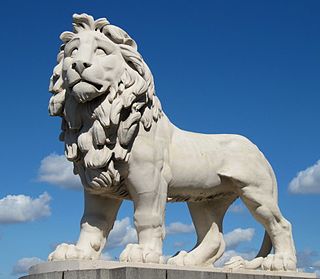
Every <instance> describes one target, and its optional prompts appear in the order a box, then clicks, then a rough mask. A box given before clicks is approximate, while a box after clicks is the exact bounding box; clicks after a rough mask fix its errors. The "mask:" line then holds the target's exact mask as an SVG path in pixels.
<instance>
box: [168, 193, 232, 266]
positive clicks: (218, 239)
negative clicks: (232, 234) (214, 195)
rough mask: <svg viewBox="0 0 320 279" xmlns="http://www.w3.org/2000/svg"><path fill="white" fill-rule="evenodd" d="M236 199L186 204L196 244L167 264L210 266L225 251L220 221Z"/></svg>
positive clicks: (229, 198)
mask: <svg viewBox="0 0 320 279" xmlns="http://www.w3.org/2000/svg"><path fill="white" fill-rule="evenodd" d="M235 198H236V197H235V196H232V197H230V196H229V197H228V198H227V199H226V198H221V199H219V200H211V201H203V202H188V207H189V211H190V213H191V217H192V220H193V223H194V226H195V229H196V232H197V243H196V245H195V247H194V248H193V249H192V250H191V251H190V252H186V251H180V252H179V253H178V255H176V256H174V257H172V258H170V259H169V260H168V264H174V265H180V266H212V264H213V263H214V262H215V261H216V260H218V259H219V258H220V257H221V256H222V254H223V253H224V251H225V242H224V240H223V234H222V221H223V217H224V214H225V212H226V210H227V209H228V207H229V205H230V204H231V203H232V202H233V201H234V199H235Z"/></svg>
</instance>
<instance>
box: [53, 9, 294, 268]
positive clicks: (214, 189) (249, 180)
mask: <svg viewBox="0 0 320 279" xmlns="http://www.w3.org/2000/svg"><path fill="white" fill-rule="evenodd" d="M73 28H74V31H73V32H64V33H62V34H61V36H60V38H61V40H62V41H63V44H62V46H61V49H60V52H59V54H58V59H57V60H58V64H57V66H56V67H55V68H54V71H53V75H52V77H51V81H50V91H51V92H52V93H53V96H52V97H51V99H50V103H49V111H50V114H51V115H53V116H60V117H61V118H62V133H61V135H60V139H61V140H62V141H64V142H65V154H66V157H67V159H68V160H70V161H71V162H73V164H74V173H75V174H78V175H79V176H80V178H81V181H82V184H83V187H84V196H85V209H84V214H83V217H82V220H81V231H80V236H79V240H78V242H77V244H75V245H72V244H60V245H59V246H58V247H57V248H56V250H55V251H54V252H52V253H51V254H50V255H49V260H64V259H98V258H99V257H100V254H101V252H102V249H103V248H104V246H105V243H106V239H107V237H108V234H109V232H110V230H111V229H112V227H113V224H114V221H115V219H116V215H117V212H118V209H119V207H120V205H121V202H122V200H124V199H128V200H132V201H133V203H134V225H135V227H136V230H137V234H138V243H137V244H128V245H127V247H126V248H125V249H124V251H123V252H122V253H121V255H120V260H121V261H124V262H143V263H163V261H164V259H163V256H162V242H163V239H164V236H165V229H164V215H165V213H164V212H165V206H166V203H167V202H168V201H171V202H179V201H185V202H187V204H188V207H189V210H190V214H191V216H192V219H193V222H194V226H195V229H196V232H197V243H196V245H195V247H194V248H193V249H192V250H191V251H189V252H186V251H181V252H180V253H178V254H177V255H176V256H173V257H172V258H170V259H169V260H168V263H169V264H175V265H180V266H184V265H188V266H189V265H193V266H209V265H212V264H213V263H214V262H215V261H216V260H217V259H219V257H221V255H222V254H223V252H224V250H225V242H224V240H223V234H222V221H223V217H224V214H225V212H226V210H227V209H228V207H229V206H230V205H231V204H232V202H233V201H234V200H236V199H237V198H239V197H240V198H241V200H242V201H243V202H244V204H245V205H246V206H247V207H248V209H249V210H250V212H251V213H252V215H253V217H254V218H255V219H256V220H257V221H258V222H260V223H261V224H262V225H263V226H264V228H265V230H266V234H265V237H264V242H263V245H262V247H261V249H260V252H259V253H258V255H257V257H256V258H255V259H254V260H252V261H245V260H244V259H242V258H240V257H235V258H233V259H231V260H230V261H229V262H228V263H227V266H228V267H230V268H259V267H260V268H263V269H266V270H295V269H296V256H295V248H294V242H293V238H292V232H291V225H290V223H289V222H288V221H287V220H286V219H285V218H284V217H283V216H282V214H281V212H280V210H279V207H278V202H277V183H276V178H275V175H274V172H273V170H272V168H271V166H270V164H269V163H268V161H267V160H266V158H265V157H264V155H263V154H262V153H261V152H260V151H259V149H258V148H257V147H256V146H255V145H254V144H253V143H251V142H250V141H249V140H248V139H246V138H245V137H243V136H240V135H226V134H221V135H204V134H197V133H191V132H186V131H183V130H180V129H178V128H177V127H175V126H174V125H173V124H172V123H171V122H170V121H169V119H168V118H167V116H166V115H165V114H164V113H163V111H162V109H161V105H160V102H159V99H158V98H157V97H156V95H155V89H154V82H153V77H152V74H151V72H150V70H149V68H148V66H147V65H146V63H145V62H144V61H143V59H142V57H141V55H140V54H139V52H138V51H137V45H136V43H135V41H134V40H133V39H132V38H131V37H130V36H129V35H128V34H127V33H126V32H125V31H123V30H122V29H120V28H119V27H116V26H114V25H111V24H110V23H109V22H108V21H107V20H106V19H105V18H102V19H98V20H94V19H93V17H91V16H89V15H86V14H81V15H77V14H75V15H74V16H73ZM272 246H273V248H274V254H270V255H268V254H269V253H270V251H271V247H272Z"/></svg>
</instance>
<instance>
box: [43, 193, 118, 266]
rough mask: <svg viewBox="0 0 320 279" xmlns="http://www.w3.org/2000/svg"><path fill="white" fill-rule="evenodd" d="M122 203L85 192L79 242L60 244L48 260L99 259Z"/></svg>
mask: <svg viewBox="0 0 320 279" xmlns="http://www.w3.org/2000/svg"><path fill="white" fill-rule="evenodd" d="M120 204H121V200H116V199H111V198H106V197H100V196H97V195H92V194H90V193H87V192H85V209H84V214H83V217H82V219H81V229H80V236H79V239H78V242H77V244H76V245H74V244H66V243H62V244H60V245H58V246H57V248H56V250H55V251H53V252H52V253H51V254H50V255H49V257H48V260H49V261H56V260H66V259H90V260H96V259H99V257H100V255H101V252H102V249H103V248H104V246H105V243H106V238H107V236H108V235H109V232H110V230H111V229H112V227H113V224H114V221H115V218H116V215H117V212H118V210H119V207H120Z"/></svg>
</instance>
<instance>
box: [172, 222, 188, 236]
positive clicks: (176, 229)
mask: <svg viewBox="0 0 320 279" xmlns="http://www.w3.org/2000/svg"><path fill="white" fill-rule="evenodd" d="M192 232H194V226H193V224H190V225H187V224H183V223H181V222H173V223H171V224H169V225H168V226H167V227H166V234H167V235H169V234H178V233H192Z"/></svg>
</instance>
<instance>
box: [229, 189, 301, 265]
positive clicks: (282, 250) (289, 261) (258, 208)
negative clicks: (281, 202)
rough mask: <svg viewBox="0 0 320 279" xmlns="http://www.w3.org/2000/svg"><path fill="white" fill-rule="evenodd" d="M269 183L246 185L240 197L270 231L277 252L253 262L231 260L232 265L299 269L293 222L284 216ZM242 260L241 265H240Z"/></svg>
mask: <svg viewBox="0 0 320 279" xmlns="http://www.w3.org/2000/svg"><path fill="white" fill-rule="evenodd" d="M265 186H266V185H265V184H263V185H247V186H243V187H242V189H241V194H240V197H241V199H242V200H243V202H244V203H245V205H246V206H247V207H248V209H249V210H250V212H251V214H252V215H253V217H254V218H255V219H256V220H257V221H258V222H260V223H261V224H262V225H263V226H264V227H265V229H266V231H267V233H268V234H269V236H270V238H271V241H272V246H273V247H274V254H270V255H268V256H267V257H260V258H256V259H254V260H253V261H242V262H241V261H240V260H239V259H238V260H237V259H231V261H230V262H228V263H227V264H226V266H227V267H229V268H248V269H251V268H258V267H261V268H262V269H265V270H296V262H297V260H296V255H295V247H294V243H293V238H292V231H291V224H290V223H289V222H288V221H287V220H286V219H285V218H284V217H283V216H282V214H281V212H280V209H279V207H278V204H277V200H276V198H274V195H273V193H272V189H270V187H269V188H267V187H265ZM239 263H240V265H239Z"/></svg>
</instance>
